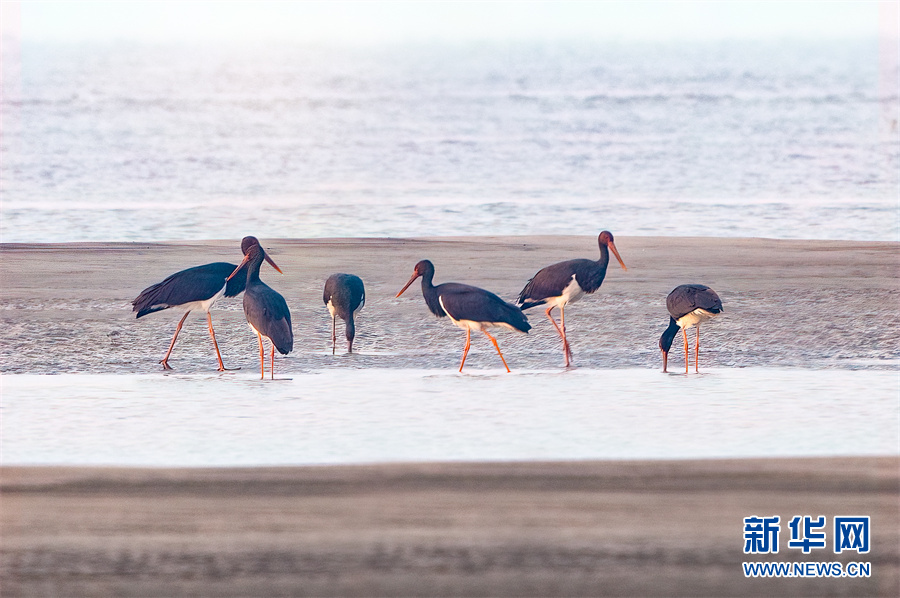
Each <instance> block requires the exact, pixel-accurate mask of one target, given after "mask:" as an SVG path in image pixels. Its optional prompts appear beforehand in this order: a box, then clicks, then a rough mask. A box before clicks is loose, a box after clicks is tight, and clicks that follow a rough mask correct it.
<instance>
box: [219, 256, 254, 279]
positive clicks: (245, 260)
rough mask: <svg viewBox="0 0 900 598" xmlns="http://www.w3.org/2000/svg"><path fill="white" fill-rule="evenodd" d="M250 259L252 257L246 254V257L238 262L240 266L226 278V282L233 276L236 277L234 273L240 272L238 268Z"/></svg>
mask: <svg viewBox="0 0 900 598" xmlns="http://www.w3.org/2000/svg"><path fill="white" fill-rule="evenodd" d="M249 259H250V258H249V257H247V256H246V255H245V256H244V259H243V260H241V263H240V264H238V267H237V268H235V269H234V272H232V273H231V274H229V275H228V278H226V279H225V282H228V281H229V280H231V279H232V278H234V275H235V274H237V273H238V270H240V269H241V268H243V267H244V264H246V263H247V261H248V260H249Z"/></svg>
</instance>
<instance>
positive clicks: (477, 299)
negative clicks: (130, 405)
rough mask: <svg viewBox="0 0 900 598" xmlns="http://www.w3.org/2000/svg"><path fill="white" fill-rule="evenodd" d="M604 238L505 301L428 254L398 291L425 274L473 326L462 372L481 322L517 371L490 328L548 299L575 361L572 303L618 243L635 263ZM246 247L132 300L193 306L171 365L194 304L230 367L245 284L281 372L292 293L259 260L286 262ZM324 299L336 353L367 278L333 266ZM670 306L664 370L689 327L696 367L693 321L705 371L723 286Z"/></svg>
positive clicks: (351, 331) (602, 272)
mask: <svg viewBox="0 0 900 598" xmlns="http://www.w3.org/2000/svg"><path fill="white" fill-rule="evenodd" d="M597 243H598V245H599V246H600V259H599V260H588V259H574V260H566V261H564V262H559V263H556V264H552V265H550V266H547V267H546V268H543V269H541V270H539V271H538V273H537V274H535V275H534V276H533V277H532V278H531V280H529V281H528V283H527V284H526V285H525V288H523V289H522V292H521V293H519V298H518V299H517V300H516V303H515V304H512V303H508V302H506V301H504V300H503V299H501V298H500V297H498V296H497V295H495V294H494V293H491V292H490V291H486V290H484V289H480V288H478V287H473V286H470V285H467V284H460V283H458V282H445V283H443V284H439V285H435V284H434V264H432V263H431V262H430V261H429V260H422V261H420V262H419V263H418V264H416V266H415V268H414V269H413V274H412V276H411V277H410V279H409V281H408V282H407V283H406V284H405V285H404V286H403V288H402V289H400V292H399V293H397V297H399V296H400V295H402V294H403V292H404V291H405V290H406V289H408V288H409V286H410V285H411V284H412V283H413V282H415V280H416V279H417V278H419V277H421V278H422V295H423V296H424V297H425V304H426V305H427V306H428V309H429V310H430V311H431V313H433V314H434V315H436V316H437V317H439V318H442V317H444V316H447V317H449V318H450V321H451V322H453V323H454V324H456V325H457V326H459V327H460V328H462V329H464V330H465V331H466V346H465V348H464V349H463V356H462V361H461V362H460V364H459V371H460V372H462V369H463V366H464V365H465V364H466V355H467V354H468V353H469V344H470V340H471V334H472V331H473V330H479V331H481V332H483V333H484V334H485V335H486V336H487V337H488V338H489V339H490V340H491V342H492V343H493V344H494V348H495V349H496V350H497V354H498V355H499V356H500V360H501V361H502V362H503V366H504V367H505V368H506V371H507V372H509V371H510V370H509V366H508V365H507V364H506V359H504V357H503V353H502V352H501V351H500V346H499V345H498V344H497V339H495V338H494V337H493V336H491V334H490V333H489V332H488V329H489V328H507V329H509V330H515V331H519V332H523V333H526V334H527V333H528V331H529V330H530V329H531V325H530V324H529V323H528V318H526V317H525V314H524V313H523V311H524V310H526V309H529V308H531V307H537V306H539V305H546V306H547V311H546V314H547V318H549V319H550V321H551V322H553V326H554V327H555V328H556V332H557V333H559V337H560V339H562V345H563V356H564V358H565V364H566V367H569V366H570V365H571V360H572V349H571V348H570V347H569V341H568V340H567V339H566V313H565V308H566V305H568V304H569V303H574V302H575V301H578V300H579V299H581V298H582V297H583V296H584V295H586V294H587V295H589V294H591V293H593V292H594V291H596V290H597V289H599V288H600V285H601V284H602V283H603V279H604V278H605V277H606V267H607V266H608V265H609V252H610V251H612V253H613V255H614V256H615V257H616V260H618V262H619V265H621V266H622V269H623V270H627V269H628V268H626V267H625V262H623V261H622V257H621V256H620V255H619V251H618V250H617V249H616V244H615V242H614V240H613V235H612V233H611V232H609V231H603V232H602V233H600V236H599V237H598V238H597ZM241 251H242V252H243V254H244V259H243V261H241V263H240V264H238V265H234V264H229V263H227V262H215V263H212V264H205V265H203V266H196V267H193V268H188V269H187V270H182V271H181V272H176V273H175V274H172V275H171V276H169V277H168V278H166V279H165V280H163V281H162V282H159V283H157V284H154V285H152V286H149V287H147V288H146V289H144V290H143V291H142V292H141V294H140V295H138V296H137V298H136V299H135V300H134V301H132V302H131V303H132V305H133V306H134V310H133V311H135V312H137V316H136V317H138V318H140V317H142V316H145V315H147V314H151V313H153V312H157V311H161V310H164V309H169V308H172V307H178V308H181V309H183V310H185V314H184V316H183V317H182V318H181V320H180V321H179V322H178V326H176V328H175V334H174V335H173V336H172V342H171V343H170V344H169V350H168V351H166V355H165V357H163V358H162V360H161V361H160V363H161V364H162V366H163V368H164V369H167V370H169V369H172V368H171V367H170V366H169V356H170V355H171V354H172V348H173V347H175V340H176V339H177V338H178V333H179V332H180V331H181V326H182V324H184V321H185V319H187V316H188V314H189V313H190V312H191V311H192V310H195V309H201V310H203V311H205V312H206V321H207V323H208V324H209V335H210V337H211V338H212V342H213V347H215V349H216V358H217V359H218V361H219V371H225V369H226V368H225V365H224V363H222V354H221V353H220V352H219V345H218V343H216V333H215V331H214V330H213V325H212V316H210V314H209V310H210V308H211V307H212V306H213V304H214V303H215V302H216V301H217V300H218V299H219V298H220V297H222V296H223V295H224V296H225V297H234V296H236V295H238V294H240V293H241V292H243V293H244V315H246V317H247V323H248V324H249V325H250V328H252V329H253V332H255V333H256V336H257V339H258V340H259V370H260V378H262V379H264V378H265V360H266V355H265V349H264V347H263V337H266V338H267V339H269V342H270V344H271V346H272V348H271V377H272V378H273V379H274V378H275V349H278V352H279V353H281V354H283V355H287V354H288V353H290V352H291V351H292V350H293V348H294V333H293V330H292V328H291V312H290V311H289V310H288V306H287V302H286V301H285V300H284V297H282V296H281V294H279V293H278V292H277V291H275V290H274V289H272V288H271V287H270V286H269V285H267V284H266V283H264V282H263V281H261V280H260V278H259V268H260V266H262V263H263V260H265V261H267V262H269V264H271V266H272V267H273V268H275V269H276V270H278V272H281V269H280V268H279V267H278V266H277V265H276V264H275V262H274V261H272V258H271V257H269V256H268V255H267V254H266V252H265V250H264V249H263V248H262V246H261V245H260V244H259V240H257V238H256V237H244V238H243V240H242V241H241ZM322 299H323V301H324V303H325V306H326V307H327V308H328V311H329V312H330V313H331V343H332V349H331V352H332V354H334V352H335V348H334V347H335V345H336V334H335V329H336V320H337V318H338V317H340V318H341V319H342V320H344V322H345V323H346V326H345V332H346V337H347V350H348V351H349V352H350V353H352V352H353V338H354V336H355V335H356V326H355V323H354V316H355V315H356V314H357V313H358V312H359V310H360V309H362V307H363V305H365V302H366V294H365V287H364V286H363V281H362V279H360V278H359V277H358V276H355V275H353V274H333V275H331V276H330V277H329V278H328V280H326V281H325V292H324V294H323V296H322ZM554 307H556V308H559V315H560V323H559V324H557V323H556V320H555V319H554V317H553V315H552V314H551V312H552V311H553V308H554ZM666 308H667V309H668V310H669V326H668V328H666V330H665V332H663V333H662V336H661V337H660V339H659V348H660V350H661V351H662V358H663V372H665V371H666V366H667V363H668V354H669V349H670V348H671V346H672V341H673V340H674V339H675V336H676V335H677V334H678V331H679V330H681V332H682V335H683V336H684V371H685V373H688V371H689V369H690V363H689V357H688V356H689V350H688V337H687V329H688V328H691V327H693V326H696V327H697V340H696V342H695V344H694V368H695V371H697V372H699V371H700V369H699V368H700V364H699V361H700V324H701V323H703V322H705V321H706V320H708V319H710V318H711V317H713V316H715V315H716V314H719V313H721V312H722V311H723V310H722V301H721V300H720V299H719V296H718V295H717V294H716V292H715V291H713V290H712V289H711V288H709V287H707V286H704V285H702V284H683V285H681V286H678V287H676V288H675V290H673V291H672V292H671V293H669V296H668V297H667V298H666Z"/></svg>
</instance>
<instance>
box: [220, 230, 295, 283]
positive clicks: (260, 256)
mask: <svg viewBox="0 0 900 598" xmlns="http://www.w3.org/2000/svg"><path fill="white" fill-rule="evenodd" d="M241 249H243V250H244V259H243V260H241V263H240V264H239V265H238V267H237V268H235V270H234V272H232V273H231V274H230V275H229V276H228V278H226V279H225V280H226V281H228V280H231V279H232V278H234V275H235V274H237V273H238V272H240V271H241V268H243V267H244V266H245V265H247V264H252V263H254V262H256V263H258V264H259V263H262V261H263V260H264V259H265V260H266V261H267V262H269V264H271V266H272V267H273V268H275V269H276V270H278V272H279V273H280V274H284V272H282V271H281V268H279V267H278V264H276V263H275V262H274V261H273V260H272V258H270V257H269V254H267V253H266V251H265V250H264V249H263V248H262V245H260V244H259V241H258V240H257V238H256V237H244V238H243V240H242V241H241ZM258 268H259V267H258V266H257V270H258Z"/></svg>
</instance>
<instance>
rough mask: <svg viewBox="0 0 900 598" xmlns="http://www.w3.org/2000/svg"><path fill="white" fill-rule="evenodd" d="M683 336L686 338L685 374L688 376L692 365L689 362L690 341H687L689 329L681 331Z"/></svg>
mask: <svg viewBox="0 0 900 598" xmlns="http://www.w3.org/2000/svg"><path fill="white" fill-rule="evenodd" d="M681 334H682V336H684V373H685V374H687V373H688V372H689V371H690V368H691V366H690V363H689V361H688V353H689V349H688V341H687V328H682V329H681Z"/></svg>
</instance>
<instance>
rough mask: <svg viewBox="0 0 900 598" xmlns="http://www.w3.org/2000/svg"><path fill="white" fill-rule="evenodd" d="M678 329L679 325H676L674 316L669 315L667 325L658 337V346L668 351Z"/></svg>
mask: <svg viewBox="0 0 900 598" xmlns="http://www.w3.org/2000/svg"><path fill="white" fill-rule="evenodd" d="M680 329H681V326H679V325H678V322H676V321H675V318H673V317H671V316H669V327H668V328H666V330H665V331H664V332H663V333H662V336H661V337H659V348H660V349H662V350H663V351H664V352H666V353H668V352H669V349H670V348H671V347H672V341H674V340H675V335H676V334H678V331H679V330H680Z"/></svg>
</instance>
